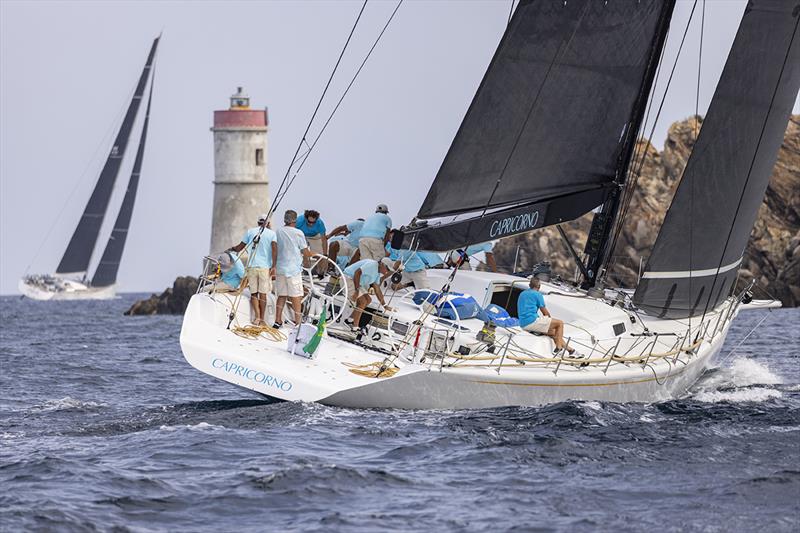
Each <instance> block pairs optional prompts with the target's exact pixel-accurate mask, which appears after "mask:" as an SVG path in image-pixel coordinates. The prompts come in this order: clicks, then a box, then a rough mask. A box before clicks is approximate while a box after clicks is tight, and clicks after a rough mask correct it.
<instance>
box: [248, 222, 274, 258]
mask: <svg viewBox="0 0 800 533" xmlns="http://www.w3.org/2000/svg"><path fill="white" fill-rule="evenodd" d="M259 229H260V228H258V227H255V228H250V229H249V230H247V233H245V234H244V237H242V242H243V243H245V244H246V245H247V253H248V254H251V255H253V258H252V259H250V268H272V243H273V242H277V239H276V237H275V232H274V231H272V230H271V229H269V228H264V231H263V233H261V239H260V240H259V241H258V246H257V247H256V250H255V252H254V251H253V247H252V246H250V243H251V242H253V238H254V237H255V236H256V235H258V230H259Z"/></svg>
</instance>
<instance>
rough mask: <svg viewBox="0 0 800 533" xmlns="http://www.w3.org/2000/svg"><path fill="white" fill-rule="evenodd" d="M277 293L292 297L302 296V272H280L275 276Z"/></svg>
mask: <svg viewBox="0 0 800 533" xmlns="http://www.w3.org/2000/svg"><path fill="white" fill-rule="evenodd" d="M275 294H277V295H278V296H289V297H290V298H296V297H297V296H302V295H303V276H302V275H301V274H295V275H294V276H284V275H282V274H278V275H277V276H276V278H275Z"/></svg>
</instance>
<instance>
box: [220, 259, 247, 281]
mask: <svg viewBox="0 0 800 533" xmlns="http://www.w3.org/2000/svg"><path fill="white" fill-rule="evenodd" d="M228 255H229V256H230V258H231V259H232V260H233V265H232V266H231V269H230V270H228V271H227V272H225V273H224V274H222V277H220V279H221V280H222V281H223V283H227V284H228V285H230V286H231V287H233V288H234V289H235V288H237V287H239V284H241V283H242V278H243V277H244V265H243V264H242V260H241V259H239V258H238V257H236V252H228Z"/></svg>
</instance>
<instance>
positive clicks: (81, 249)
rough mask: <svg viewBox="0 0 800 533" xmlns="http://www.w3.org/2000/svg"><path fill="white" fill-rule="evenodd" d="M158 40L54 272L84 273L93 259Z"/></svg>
mask: <svg viewBox="0 0 800 533" xmlns="http://www.w3.org/2000/svg"><path fill="white" fill-rule="evenodd" d="M159 39H160V37H156V39H155V40H154V41H153V45H152V46H151V47H150V53H149V54H148V56H147V61H146V62H145V65H144V69H142V73H141V75H140V76H139V81H138V83H137V84H136V90H135V92H134V94H133V99H132V100H131V103H130V104H129V105H128V110H127V112H126V113H125V118H124V119H123V121H122V126H120V129H119V132H118V133H117V136H116V138H115V139H114V144H113V145H112V147H111V151H110V153H109V155H108V158H107V159H106V162H105V165H104V166H103V170H102V171H101V172H100V176H99V177H98V179H97V184H96V185H95V187H94V191H92V196H91V197H90V198H89V201H88V203H87V204H86V207H85V208H84V210H83V215H82V216H81V219H80V222H78V226H77V227H76V228H75V232H74V233H73V234H72V238H71V239H70V241H69V244H68V245H67V249H66V251H65V252H64V256H63V257H62V258H61V262H60V263H59V264H58V268H57V269H56V273H57V274H61V275H73V276H83V275H85V274H86V270H87V269H88V268H89V261H90V260H91V258H92V253H93V252H94V247H95V244H96V243H97V237H98V235H99V234H100V227H101V226H102V225H103V219H104V218H105V216H106V211H107V210H108V203H109V201H110V200H111V193H112V191H113V190H114V183H115V182H116V181H117V175H118V174H119V169H120V167H121V166H122V158H123V157H124V155H125V149H126V148H127V146H128V140H129V138H130V135H131V130H132V129H133V124H134V122H135V121H136V115H137V113H138V111H139V106H140V104H141V101H142V96H143V95H144V90H145V86H146V85H147V78H148V76H149V74H150V69H151V67H152V64H153V59H154V57H155V54H156V48H157V47H158V40H159Z"/></svg>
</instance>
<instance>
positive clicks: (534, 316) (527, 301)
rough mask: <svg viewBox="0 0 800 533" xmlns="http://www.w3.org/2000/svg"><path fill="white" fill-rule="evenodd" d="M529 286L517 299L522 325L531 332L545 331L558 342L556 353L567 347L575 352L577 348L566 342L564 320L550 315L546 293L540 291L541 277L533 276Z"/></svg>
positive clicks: (570, 352) (569, 350) (572, 352)
mask: <svg viewBox="0 0 800 533" xmlns="http://www.w3.org/2000/svg"><path fill="white" fill-rule="evenodd" d="M529 286H530V288H529V289H527V290H524V291H522V293H521V294H520V295H519V300H517V311H518V314H519V325H520V327H521V328H522V329H524V330H525V331H528V332H531V333H543V334H545V335H547V336H548V337H551V338H552V339H553V341H554V342H555V344H556V349H555V353H558V352H560V351H561V350H563V349H564V348H566V349H567V352H569V354H570V355H572V354H574V353H575V350H574V349H572V348H570V347H568V346H567V345H566V343H565V342H564V321H563V320H559V319H557V318H553V317H552V316H550V311H548V310H547V307H545V305H544V295H542V293H541V292H539V287H540V282H539V279H538V278H531V280H530V282H529ZM540 313H541V314H540Z"/></svg>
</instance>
